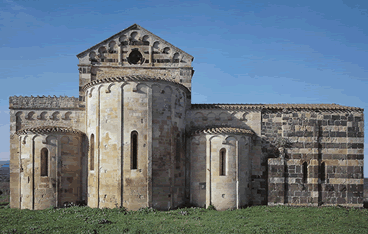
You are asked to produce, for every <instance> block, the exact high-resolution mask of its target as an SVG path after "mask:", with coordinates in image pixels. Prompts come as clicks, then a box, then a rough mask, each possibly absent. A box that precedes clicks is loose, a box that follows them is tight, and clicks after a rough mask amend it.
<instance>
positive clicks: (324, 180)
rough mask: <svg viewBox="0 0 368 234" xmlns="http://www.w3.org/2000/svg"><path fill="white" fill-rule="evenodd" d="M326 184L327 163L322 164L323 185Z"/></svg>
mask: <svg viewBox="0 0 368 234" xmlns="http://www.w3.org/2000/svg"><path fill="white" fill-rule="evenodd" d="M325 182H326V164H325V162H323V163H321V183H325Z"/></svg>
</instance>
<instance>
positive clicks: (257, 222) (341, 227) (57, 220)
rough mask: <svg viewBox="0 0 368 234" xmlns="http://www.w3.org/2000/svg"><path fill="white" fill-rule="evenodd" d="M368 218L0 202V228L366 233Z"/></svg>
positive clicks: (262, 209)
mask: <svg viewBox="0 0 368 234" xmlns="http://www.w3.org/2000/svg"><path fill="white" fill-rule="evenodd" d="M367 220H368V210H367V209H354V208H350V209H349V208H343V207H287V206H276V207H269V206H254V207H249V208H246V209H240V210H232V211H230V210H228V211H216V210H209V209H203V208H183V209H178V210H171V211H157V210H155V209H152V208H142V209H140V210H138V211H127V210H126V209H124V208H115V209H93V208H89V207H78V206H74V207H69V208H61V209H54V208H50V209H46V210H41V211H31V210H19V209H10V208H8V206H5V207H3V208H2V207H1V206H0V233H366V232H367V230H368V222H367Z"/></svg>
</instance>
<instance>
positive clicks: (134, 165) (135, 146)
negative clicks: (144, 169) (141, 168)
mask: <svg viewBox="0 0 368 234" xmlns="http://www.w3.org/2000/svg"><path fill="white" fill-rule="evenodd" d="M131 155H132V157H131V161H132V163H131V168H132V169H137V168H138V132H136V131H133V132H132V134H131Z"/></svg>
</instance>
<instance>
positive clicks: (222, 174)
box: [220, 149, 226, 176]
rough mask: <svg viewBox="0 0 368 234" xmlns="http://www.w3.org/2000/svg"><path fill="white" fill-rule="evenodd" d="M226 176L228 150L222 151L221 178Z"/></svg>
mask: <svg viewBox="0 0 368 234" xmlns="http://www.w3.org/2000/svg"><path fill="white" fill-rule="evenodd" d="M224 175H226V150H225V149H221V150H220V176H224Z"/></svg>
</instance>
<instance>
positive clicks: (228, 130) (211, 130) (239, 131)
mask: <svg viewBox="0 0 368 234" xmlns="http://www.w3.org/2000/svg"><path fill="white" fill-rule="evenodd" d="M198 134H208V135H214V134H236V135H254V132H253V131H252V130H249V129H244V128H234V127H205V128H197V129H193V130H192V131H191V135H198Z"/></svg>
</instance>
